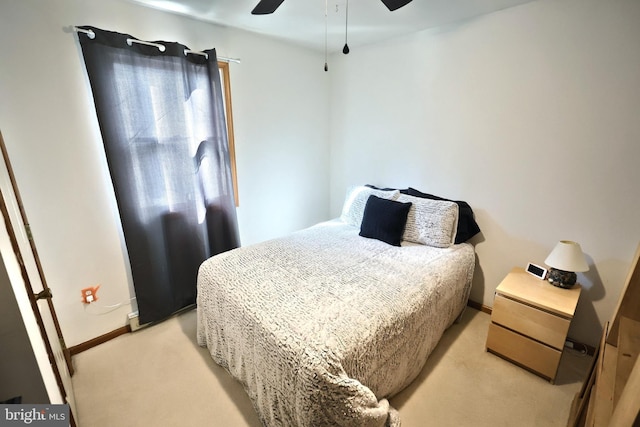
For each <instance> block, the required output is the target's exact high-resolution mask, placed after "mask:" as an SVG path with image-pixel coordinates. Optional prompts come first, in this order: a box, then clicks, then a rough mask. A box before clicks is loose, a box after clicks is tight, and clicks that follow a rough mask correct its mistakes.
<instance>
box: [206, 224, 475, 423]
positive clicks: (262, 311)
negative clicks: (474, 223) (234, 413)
mask: <svg viewBox="0 0 640 427" xmlns="http://www.w3.org/2000/svg"><path fill="white" fill-rule="evenodd" d="M474 265H475V254H474V249H473V246H472V245H470V244H467V243H463V244H458V245H453V246H451V247H448V248H434V247H430V246H425V245H418V244H407V243H404V242H403V245H402V246H401V247H395V246H391V245H388V244H386V243H383V242H380V241H378V240H375V239H367V238H364V237H360V236H359V235H358V229H357V228H356V227H353V226H350V225H347V224H345V223H343V222H341V221H339V220H334V221H329V222H325V223H321V224H318V225H316V226H313V227H310V228H308V229H305V230H302V231H299V232H296V233H293V234H291V235H289V236H287V237H284V238H279V239H274V240H270V241H267V242H263V243H260V244H256V245H252V246H248V247H243V248H238V249H234V250H232V251H229V252H225V253H223V254H219V255H216V256H215V257H213V258H210V259H208V260H207V261H205V262H204V263H203V264H202V265H201V267H200V270H199V274H198V296H197V339H198V344H199V345H201V346H206V347H207V348H208V349H209V352H210V353H211V356H212V357H213V359H214V360H215V361H216V363H218V364H219V365H221V366H223V367H225V368H226V369H227V370H228V371H229V373H230V374H231V375H233V376H234V377H235V378H236V379H237V380H239V381H240V382H241V383H242V384H243V386H244V388H245V390H246V391H247V393H248V395H249V397H250V398H251V400H252V402H253V404H254V407H255V409H256V411H257V413H258V415H259V417H260V419H261V421H262V423H263V424H264V425H266V426H287V427H290V426H314V427H319V426H350V427H351V426H396V425H399V423H400V421H399V414H398V413H397V411H396V410H394V409H393V408H392V407H390V405H389V402H388V400H387V399H388V398H389V397H391V396H393V395H394V394H396V393H398V392H399V391H401V390H402V389H403V388H405V387H406V386H407V385H408V384H409V383H410V382H411V381H412V380H413V379H414V378H415V377H416V376H417V375H418V374H419V372H420V371H421V370H422V367H423V366H424V363H425V361H426V359H427V357H428V355H429V354H430V353H431V351H432V350H433V348H434V347H435V346H436V344H437V342H438V341H439V339H440V337H441V336H442V334H443V332H444V331H445V330H446V329H447V328H448V327H449V326H450V325H451V324H452V323H453V321H454V320H455V319H456V317H457V316H459V315H460V314H461V312H462V310H463V309H464V307H465V306H466V303H467V298H468V295H469V290H470V286H471V279H472V276H473V269H474Z"/></svg>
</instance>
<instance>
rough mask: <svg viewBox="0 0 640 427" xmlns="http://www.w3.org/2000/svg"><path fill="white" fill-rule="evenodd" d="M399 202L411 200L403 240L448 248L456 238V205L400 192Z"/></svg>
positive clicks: (397, 198)
mask: <svg viewBox="0 0 640 427" xmlns="http://www.w3.org/2000/svg"><path fill="white" fill-rule="evenodd" d="M395 200H397V201H399V202H405V203H406V202H411V203H412V205H411V209H410V210H409V216H408V217H407V225H406V226H405V229H404V235H403V237H402V239H403V240H407V241H409V242H414V243H421V244H423V245H428V246H434V247H436V248H448V247H449V246H451V245H452V244H453V243H454V242H455V239H456V229H457V228H458V205H457V204H456V203H455V202H449V201H444V200H431V199H422V198H419V197H413V196H407V195H406V194H400V196H398V197H396V199H395Z"/></svg>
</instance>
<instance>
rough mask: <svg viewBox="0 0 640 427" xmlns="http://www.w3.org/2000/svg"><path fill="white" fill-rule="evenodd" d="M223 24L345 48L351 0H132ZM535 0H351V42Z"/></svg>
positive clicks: (359, 43) (365, 41)
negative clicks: (270, 0) (389, 0)
mask: <svg viewBox="0 0 640 427" xmlns="http://www.w3.org/2000/svg"><path fill="white" fill-rule="evenodd" d="M129 1H131V2H134V3H138V4H142V5H145V6H150V7H153V8H155V9H160V10H164V11H170V12H173V13H178V14H181V15H186V16H190V17H193V18H196V19H199V20H203V21H208V22H213V23H215V24H218V25H223V26H228V27H235V28H240V29H243V30H247V31H251V32H254V33H258V34H264V35H267V36H272V37H276V38H279V39H284V40H287V41H289V42H292V43H296V44H299V45H301V46H305V47H307V48H311V49H316V50H320V51H324V49H325V1H328V6H327V19H326V25H327V49H328V51H329V52H336V51H341V50H342V47H343V46H344V43H345V20H346V14H345V12H346V5H347V0H325V1H323V0H285V1H284V3H282V4H281V5H280V7H279V8H278V10H276V11H275V13H273V14H271V15H251V10H252V9H253V8H254V7H255V5H256V4H257V3H258V0H129ZM530 1H532V0H414V1H412V2H411V3H409V4H408V5H406V6H404V7H403V8H401V9H398V10H396V11H394V12H390V11H389V10H388V9H387V8H386V7H385V6H384V4H383V3H382V2H381V1H380V0H349V3H348V6H349V15H348V36H347V37H348V38H347V40H348V44H349V47H350V48H351V50H353V48H355V47H358V46H363V45H365V44H370V43H375V42H379V41H382V40H385V39H390V38H393V37H397V36H401V35H404V34H408V33H412V32H415V31H420V30H424V29H427V28H434V27H440V26H445V25H450V24H452V23H455V22H457V21H461V20H465V19H470V18H473V17H476V16H479V15H483V14H487V13H491V12H495V11H498V10H501V9H506V8H508V7H512V6H516V5H519V4H523V3H528V2H530Z"/></svg>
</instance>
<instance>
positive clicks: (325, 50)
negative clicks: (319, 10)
mask: <svg viewBox="0 0 640 427" xmlns="http://www.w3.org/2000/svg"><path fill="white" fill-rule="evenodd" d="M328 10H329V0H324V71H329V66H328V65H327V15H328Z"/></svg>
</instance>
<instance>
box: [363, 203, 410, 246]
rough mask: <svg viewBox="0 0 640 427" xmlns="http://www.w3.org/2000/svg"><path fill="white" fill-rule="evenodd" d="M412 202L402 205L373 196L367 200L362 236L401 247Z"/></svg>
mask: <svg viewBox="0 0 640 427" xmlns="http://www.w3.org/2000/svg"><path fill="white" fill-rule="evenodd" d="M409 209H411V202H409V203H402V202H396V201H395V200H389V199H382V198H380V197H377V196H374V195H371V196H369V198H368V199H367V204H366V205H365V207H364V214H363V216H362V224H361V225H360V235H361V236H362V237H369V238H372V239H378V240H380V241H383V242H385V243H388V244H390V245H393V246H400V242H402V234H403V233H404V227H405V225H407V215H409Z"/></svg>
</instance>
